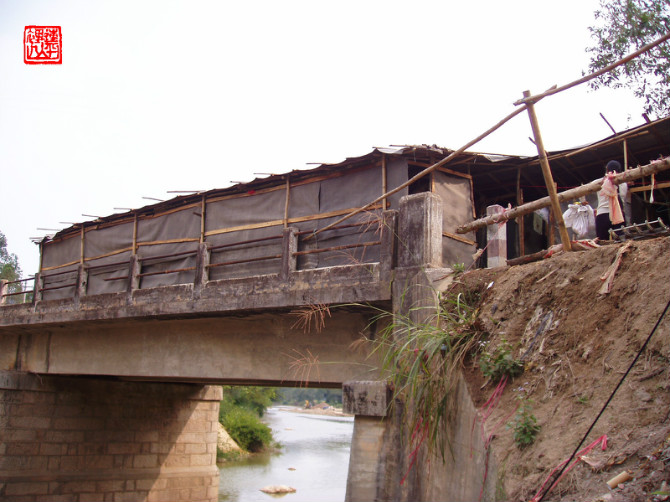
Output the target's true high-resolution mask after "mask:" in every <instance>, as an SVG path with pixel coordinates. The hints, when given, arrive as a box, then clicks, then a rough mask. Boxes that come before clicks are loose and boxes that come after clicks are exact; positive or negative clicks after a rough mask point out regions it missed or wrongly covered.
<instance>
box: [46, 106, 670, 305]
mask: <svg viewBox="0 0 670 502" xmlns="http://www.w3.org/2000/svg"><path fill="white" fill-rule="evenodd" d="M450 153H451V150H447V149H443V148H438V147H435V146H426V145H419V146H401V147H397V148H377V149H374V150H373V151H372V152H370V153H369V154H367V155H363V156H361V157H355V158H348V159H346V160H345V161H343V162H341V163H338V164H322V165H320V166H318V167H316V168H314V169H310V170H298V171H292V172H290V173H286V174H277V175H271V176H268V177H266V178H260V179H256V180H253V181H251V182H249V183H240V184H237V185H234V186H231V187H228V188H224V189H216V190H210V191H207V192H200V193H194V194H190V195H185V196H179V197H175V198H173V199H171V200H168V201H165V202H160V203H157V204H152V205H149V206H146V207H142V208H139V209H135V210H132V211H128V212H126V213H121V214H113V215H110V216H107V217H102V218H98V219H96V220H94V221H89V222H84V223H81V224H77V225H74V226H72V227H70V228H67V229H65V230H62V231H61V232H59V233H57V234H56V235H54V236H53V237H50V238H45V239H44V240H43V241H42V242H41V243H40V245H41V270H40V273H41V280H40V283H41V284H40V285H39V286H37V287H38V288H39V289H40V290H41V295H42V298H43V299H59V298H72V297H73V296H75V292H76V289H77V287H81V284H83V285H84V286H85V291H79V294H82V293H83V294H100V293H113V292H122V291H127V290H129V289H131V285H130V284H129V283H130V281H131V280H132V279H131V278H132V277H133V276H134V277H135V278H136V280H139V284H134V285H132V287H133V288H141V289H144V288H152V287H157V286H164V285H173V284H184V283H193V282H194V281H195V278H196V273H197V271H196V262H197V260H196V256H197V253H198V248H199V246H200V244H206V245H207V246H208V247H209V249H210V256H209V263H208V264H207V265H206V267H207V271H206V274H207V279H208V280H220V279H234V278H239V277H248V276H255V275H264V274H277V273H279V270H280V266H281V255H282V239H283V233H284V229H285V228H288V227H293V228H297V229H298V249H297V250H296V251H295V255H296V256H297V269H298V270H301V269H309V268H322V267H332V266H338V265H350V264H355V263H374V262H378V261H379V248H380V246H379V242H380V232H381V231H383V230H382V226H381V223H380V216H381V212H382V211H383V210H384V209H397V208H398V204H399V201H400V198H401V197H402V196H404V195H408V194H413V193H419V192H429V191H430V192H433V193H435V194H437V195H439V196H440V198H441V199H442V202H443V265H444V266H445V267H449V266H452V265H453V264H457V263H463V264H465V265H466V266H469V265H470V264H471V263H472V261H473V254H474V253H475V251H476V249H477V248H478V247H479V248H485V246H486V236H485V231H481V230H480V231H479V232H478V233H477V235H475V234H474V233H470V234H465V235H459V234H456V231H455V229H456V228H457V227H458V226H459V225H462V224H465V223H467V222H470V221H472V220H473V219H475V218H477V217H480V216H482V215H484V214H485V213H486V207H487V206H489V205H492V204H501V205H502V206H505V207H506V206H507V205H508V204H511V205H513V206H516V205H520V204H521V203H523V202H528V201H530V200H534V199H538V198H541V197H544V196H546V195H547V190H546V187H545V185H544V180H543V177H542V173H541V169H540V165H539V161H538V158H537V157H519V156H502V155H490V154H482V153H474V152H464V153H462V154H460V155H458V156H456V157H455V158H454V159H453V160H452V161H451V162H450V163H448V164H447V165H445V166H443V167H442V168H440V169H437V170H435V171H433V172H432V173H431V174H429V175H427V176H425V177H423V178H421V179H420V180H418V181H416V182H415V183H413V184H411V185H409V186H408V187H406V188H404V189H402V190H400V191H399V192H397V193H395V194H393V195H391V196H389V197H387V198H386V199H384V200H381V201H380V202H379V203H377V204H375V205H372V206H371V207H369V208H367V209H366V211H364V212H362V213H360V214H357V215H356V216H354V217H352V218H350V219H348V220H346V221H345V222H343V223H342V224H339V225H337V226H336V227H334V228H332V229H330V230H327V231H323V232H320V233H316V232H318V231H319V230H322V229H324V228H325V227H327V226H329V225H331V224H332V223H333V222H335V221H337V220H338V219H339V218H341V217H342V216H343V215H346V214H348V213H350V212H352V211H353V210H355V209H358V208H360V207H362V206H365V205H367V204H368V203H370V201H373V200H375V199H377V198H379V197H381V196H382V195H383V194H384V193H386V192H388V191H390V190H392V189H394V188H396V187H399V186H401V185H402V184H403V183H405V182H406V181H408V180H409V179H411V178H412V177H413V176H414V175H416V174H417V173H419V172H421V171H422V170H423V169H425V168H426V167H428V166H431V165H432V164H434V163H436V162H438V161H440V160H442V159H443V158H445V157H446V156H447V155H448V154H450ZM668 154H670V118H666V119H662V120H658V121H656V122H651V123H647V124H644V125H642V126H640V127H637V128H635V129H631V130H628V131H625V132H623V133H617V134H614V135H612V136H610V137H608V138H605V139H604V140H601V141H599V142H596V143H593V144H591V145H588V146H586V147H580V148H576V149H571V150H565V151H560V152H550V153H549V161H550V163H551V169H552V172H553V176H554V180H555V181H556V183H557V184H558V189H559V191H560V190H562V189H565V188H571V187H575V186H579V185H581V184H584V183H588V182H590V181H593V180H594V179H597V178H599V177H601V176H602V174H603V167H604V165H605V164H606V162H607V161H608V160H610V159H618V160H620V161H621V163H622V164H624V163H626V164H628V165H630V166H635V165H641V164H646V163H648V162H649V161H651V160H654V159H656V158H658V157H659V156H667V155H668ZM667 178H668V175H667V173H665V174H664V175H663V176H660V177H659V179H656V180H654V191H653V192H652V189H651V185H652V183H651V182H652V180H644V181H643V182H642V183H641V184H640V185H639V186H635V187H632V191H633V193H634V204H633V210H634V219H635V220H637V221H644V220H645V219H652V218H656V217H658V216H662V217H664V218H666V219H665V221H666V222H667V221H668V218H667V213H668V200H669V197H668V186H670V183H668V181H669V180H668V179H667ZM651 193H654V194H655V198H654V199H651V198H650V194H651ZM592 199H593V196H592V197H591V201H592ZM592 202H593V201H592ZM592 205H594V207H595V204H592ZM565 206H566V207H567V205H565ZM564 209H565V208H564ZM547 214H548V213H547ZM555 240H556V232H555V229H553V225H552V221H551V219H550V218H548V217H546V218H542V216H541V215H540V214H534V215H530V216H526V217H523V218H519V219H518V220H516V221H511V222H509V223H508V238H507V242H508V256H509V257H510V258H511V257H515V256H519V255H523V254H527V253H532V252H534V251H538V250H540V249H544V248H546V247H547V246H548V245H550V244H552V243H553V242H555ZM399 241H400V242H401V243H402V236H399ZM401 245H402V244H401ZM133 256H136V258H137V265H134V266H137V267H140V270H139V272H138V271H136V272H135V273H134V274H132V273H131V271H130V267H131V265H132V264H133V263H134V262H133V260H132V259H131V257H133ZM80 273H84V274H86V276H87V278H86V280H85V281H81V280H80V279H79V274H80ZM78 284H79V286H78Z"/></svg>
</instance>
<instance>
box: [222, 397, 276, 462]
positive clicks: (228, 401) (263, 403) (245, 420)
mask: <svg viewBox="0 0 670 502" xmlns="http://www.w3.org/2000/svg"><path fill="white" fill-rule="evenodd" d="M276 397H277V392H276V390H275V389H273V388H269V387H231V386H229V385H226V386H224V387H223V399H222V400H221V403H220V407H219V422H221V424H222V425H223V427H224V428H225V429H226V431H227V432H228V434H230V437H232V438H233V439H234V440H235V442H236V443H237V444H238V445H239V446H240V448H242V449H244V450H246V451H251V452H257V451H261V450H263V449H265V448H267V447H268V446H270V444H272V431H271V430H270V428H269V427H268V426H267V425H265V424H264V423H263V422H261V420H260V417H262V416H263V415H264V413H265V410H266V409H267V407H268V406H270V405H271V404H272V401H273V400H274V399H276Z"/></svg>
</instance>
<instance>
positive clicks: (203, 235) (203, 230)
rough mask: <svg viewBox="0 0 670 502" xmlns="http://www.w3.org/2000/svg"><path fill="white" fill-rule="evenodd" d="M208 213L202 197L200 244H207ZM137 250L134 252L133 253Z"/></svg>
mask: <svg viewBox="0 0 670 502" xmlns="http://www.w3.org/2000/svg"><path fill="white" fill-rule="evenodd" d="M206 211H207V200H206V199H205V196H204V195H203V196H202V203H201V205H200V244H202V243H203V242H205V215H206ZM134 252H135V250H133V253H134Z"/></svg>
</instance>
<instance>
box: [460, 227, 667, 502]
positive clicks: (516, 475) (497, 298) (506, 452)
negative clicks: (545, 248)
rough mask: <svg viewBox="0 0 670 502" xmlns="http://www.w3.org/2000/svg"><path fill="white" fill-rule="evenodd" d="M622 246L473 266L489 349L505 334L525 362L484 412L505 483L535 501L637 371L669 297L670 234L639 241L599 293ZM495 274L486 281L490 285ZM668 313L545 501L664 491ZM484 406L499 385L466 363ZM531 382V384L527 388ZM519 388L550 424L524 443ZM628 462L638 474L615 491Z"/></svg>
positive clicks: (648, 496) (647, 496)
mask: <svg viewBox="0 0 670 502" xmlns="http://www.w3.org/2000/svg"><path fill="white" fill-rule="evenodd" d="M623 245H624V244H616V245H609V246H603V247H600V248H598V249H594V250H589V251H582V252H573V253H564V254H560V255H555V256H553V257H552V258H549V259H545V260H542V261H540V262H535V263H531V264H527V265H520V266H515V267H506V268H500V269H494V270H478V271H473V272H470V273H467V274H465V275H464V276H463V277H462V279H461V281H462V282H464V283H467V284H471V285H479V287H481V288H482V290H483V291H484V300H483V303H482V306H481V310H480V314H479V325H480V328H482V329H483V330H485V331H487V332H488V333H489V340H490V343H489V347H488V349H487V350H491V349H492V348H495V347H496V345H498V344H500V343H502V340H503V339H506V340H507V341H508V342H509V344H510V346H511V347H512V352H513V355H514V357H516V358H523V361H524V365H525V371H524V373H523V374H522V375H521V376H518V377H516V378H515V379H514V380H513V381H511V382H510V383H509V384H508V385H507V386H506V388H505V390H504V392H503V395H502V398H501V400H500V402H499V404H498V405H497V406H495V408H494V409H493V411H492V414H491V416H490V417H488V418H487V420H486V431H487V434H491V433H493V434H494V439H493V440H492V448H493V450H492V451H493V452H494V454H495V457H496V461H497V464H498V466H499V471H498V478H499V481H500V488H501V490H500V492H499V493H502V488H503V487H504V491H505V497H506V498H507V499H508V500H530V499H532V497H533V496H534V495H535V494H536V492H537V491H538V489H539V488H540V486H541V485H542V483H543V482H544V480H545V478H546V477H547V476H548V475H549V474H550V472H551V471H552V470H553V469H554V468H555V467H557V466H558V465H559V464H560V463H561V462H563V461H564V460H566V459H567V458H568V457H569V456H570V454H571V453H572V452H573V450H574V449H575V448H576V447H577V445H578V444H579V441H580V440H581V439H582V436H583V435H584V434H585V432H586V431H587V430H588V428H589V427H590V425H591V423H592V422H593V420H594V419H595V418H596V416H597V415H598V413H599V411H600V410H601V408H602V406H603V405H604V403H605V402H606V401H607V399H608V397H609V396H610V394H611V392H612V391H613V390H614V388H615V387H616V386H617V384H618V382H619V380H620V379H621V377H622V376H623V374H624V373H625V372H626V370H627V369H628V367H629V365H630V364H631V362H632V361H633V359H634V357H635V355H636V354H637V352H638V351H639V350H640V348H641V347H642V345H643V343H644V341H645V340H646V339H647V337H648V335H649V334H650V332H651V331H652V329H653V327H654V325H655V323H656V322H657V321H658V319H659V317H660V315H661V313H662V312H663V310H664V309H665V307H666V305H667V303H668V300H669V299H670V238H668V237H662V238H656V239H652V240H646V241H635V242H631V243H630V244H629V246H628V247H627V249H626V251H625V253H624V254H623V255H622V257H621V263H620V266H619V268H618V270H617V272H616V274H615V276H614V280H613V282H612V289H611V292H610V293H608V294H599V293H598V291H599V290H600V288H601V286H602V284H603V281H602V280H601V276H602V275H603V274H604V273H605V272H606V271H607V270H608V268H609V267H610V265H611V264H612V263H613V262H614V261H615V259H616V256H617V253H618V251H619V250H620V249H621V247H622V246H623ZM491 283H493V284H492V285H491V286H490V287H489V288H488V289H485V288H486V286H487V285H489V284H491ZM669 361H670V314H668V315H666V317H665V318H664V319H663V321H662V322H661V324H660V325H659V328H658V330H657V331H656V333H655V334H654V336H653V338H652V339H651V341H650V343H649V344H648V346H647V347H646V349H645V350H644V351H643V352H642V354H641V357H640V359H639V361H638V362H637V364H636V365H635V366H634V367H633V369H632V371H631V372H630V374H629V375H628V376H627V377H626V379H625V380H624V382H623V384H622V385H621V387H620V388H619V390H618V392H617V394H616V395H615V397H614V398H613V399H612V401H611V402H610V404H609V406H608V407H607V409H606V411H605V412H604V414H603V415H602V417H601V418H600V419H599V421H598V422H597V424H596V426H595V428H594V429H593V432H592V433H591V434H590V435H589V437H588V438H587V440H586V441H585V442H584V445H583V446H587V445H588V444H590V443H592V442H593V441H595V440H597V439H598V438H599V437H601V436H603V435H606V436H607V449H606V450H605V451H602V450H601V449H600V448H595V449H594V450H593V451H592V452H591V453H590V454H589V455H588V456H587V460H588V461H589V462H590V464H592V465H589V463H587V462H584V461H580V462H578V464H577V465H575V467H574V468H573V469H572V470H571V471H570V472H569V474H567V475H566V476H565V477H564V478H563V479H562V480H561V481H560V483H559V484H558V485H557V487H556V488H555V489H554V490H553V491H552V492H551V493H550V495H548V496H547V497H546V498H545V500H612V501H617V500H633V501H634V500H640V501H642V500H663V499H662V498H660V497H659V495H653V494H652V492H654V491H657V490H661V489H662V488H663V487H664V486H665V485H663V484H662V483H663V481H665V482H667V483H669V484H670V459H669V458H667V457H668V455H670V440H669V435H670V418H669V413H670V370H669ZM467 375H468V379H469V386H470V389H471V392H472V394H473V397H474V398H475V401H476V404H477V405H478V406H484V404H485V403H486V401H487V400H488V398H489V396H490V395H491V394H492V392H493V390H494V384H493V383H490V382H489V383H486V382H485V380H484V379H483V377H482V375H481V371H479V370H478V368H475V367H470V368H468V371H467ZM520 389H523V390H520ZM519 394H525V395H527V397H528V398H529V399H530V400H531V401H532V413H533V415H534V416H535V417H536V418H537V421H538V424H539V425H540V426H541V430H540V432H539V434H538V436H537V440H536V441H535V443H534V444H532V445H531V446H528V447H526V448H524V449H519V448H517V447H516V445H515V443H514V440H513V432H512V430H511V429H509V428H508V427H506V425H505V424H507V423H509V422H511V421H512V420H513V418H514V410H515V408H516V406H517V403H518V399H517V396H518V395H519ZM624 470H628V471H630V473H632V475H633V477H634V479H633V480H632V481H629V482H628V483H625V484H624V485H623V486H619V487H618V488H616V489H614V490H610V489H609V488H608V486H607V484H606V481H607V480H609V479H611V478H612V477H614V476H615V475H616V474H619V473H620V472H622V471H624Z"/></svg>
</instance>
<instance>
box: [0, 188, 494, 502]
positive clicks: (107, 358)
mask: <svg viewBox="0 0 670 502" xmlns="http://www.w3.org/2000/svg"><path fill="white" fill-rule="evenodd" d="M441 204H442V203H441V200H440V198H439V196H436V195H435V194H432V193H420V194H416V195H409V196H406V197H404V198H403V199H402V200H401V202H400V205H399V210H398V211H385V212H383V213H382V224H381V226H380V229H381V233H380V237H379V239H380V240H379V243H378V246H379V257H380V258H379V261H378V262H375V263H363V264H351V265H340V266H336V267H328V268H321V269H312V270H297V269H296V230H295V229H292V228H287V229H285V230H284V235H283V244H282V255H281V270H280V272H279V273H276V274H269V275H263V276H254V277H247V278H235V279H223V280H215V281H209V280H207V275H206V274H205V273H204V271H205V270H206V268H207V264H208V260H209V251H208V248H207V246H205V245H202V244H201V245H200V248H199V250H198V254H197V260H196V262H197V263H196V273H195V280H194V282H193V283H190V284H177V285H171V286H162V287H156V288H151V289H137V288H134V287H132V286H131V287H129V288H128V290H127V291H125V292H116V293H108V294H98V295H87V294H86V287H85V281H86V274H85V273H84V271H83V270H80V271H79V274H78V285H77V287H76V288H75V294H74V296H73V297H72V298H67V299H54V300H40V299H39V298H38V299H36V301H34V302H33V303H32V304H25V305H6V306H2V307H0V370H1V371H2V372H1V373H0V426H1V430H0V455H1V456H0V500H12V501H41V500H49V501H52V502H54V501H60V500H63V501H64V500H68V501H69V500H82V501H84V500H86V501H95V500H100V501H114V502H116V501H130V500H148V501H161V500H169V501H179V500H188V501H208V502H209V501H215V500H217V496H218V483H219V479H218V470H217V468H216V436H217V434H216V430H217V429H216V427H217V420H218V409H219V401H220V399H221V391H220V388H219V387H217V384H250V385H251V384H253V385H282V386H291V385H312V386H319V387H339V386H342V385H344V387H345V393H344V396H345V408H346V409H347V410H348V411H350V412H352V413H354V414H355V425H354V437H353V443H352V449H351V460H350V466H349V479H348V482H347V500H350V501H357V500H428V499H430V500H440V499H445V500H446V499H448V500H474V499H476V498H478V497H479V493H480V489H481V487H482V479H483V469H484V453H483V447H482V445H480V444H478V443H477V437H473V438H472V441H474V443H471V444H468V446H467V451H466V452H463V454H462V455H459V454H458V452H455V455H454V456H453V457H452V458H451V459H448V461H447V464H444V465H443V464H442V463H441V461H435V460H433V462H432V463H431V471H432V473H433V475H432V476H431V478H430V479H428V478H427V477H426V476H424V474H423V473H424V466H423V462H426V461H428V459H427V458H426V457H425V456H424V457H421V458H420V459H419V461H418V463H417V465H416V466H415V468H414V469H413V471H412V475H410V477H409V478H408V482H407V483H405V484H404V485H402V486H401V485H400V479H401V478H402V477H403V476H404V474H405V472H406V471H407V469H408V467H409V466H408V465H407V462H408V455H407V452H404V451H403V444H404V443H403V442H402V441H401V435H402V433H403V427H402V413H401V411H400V410H401V406H402V404H401V403H399V406H397V407H396V408H394V412H393V413H392V414H391V413H390V411H389V410H390V408H389V406H388V405H389V404H390V399H391V395H390V391H389V390H388V388H387V385H386V383H385V382H384V375H383V374H382V373H381V371H380V369H379V361H377V360H375V359H374V358H370V357H369V356H370V354H369V353H367V352H365V351H363V352H359V351H356V350H353V349H352V347H351V345H352V343H353V342H355V341H357V340H359V339H360V338H361V337H365V338H367V339H372V338H374V337H375V335H376V333H375V330H376V327H375V325H374V323H371V319H372V316H373V313H372V311H371V309H370V308H369V305H374V306H375V307H380V308H383V309H387V310H388V311H389V312H404V313H408V312H409V311H410V310H409V309H410V308H411V307H413V306H417V305H423V306H426V305H435V301H436V291H437V290H438V289H439V282H440V280H443V279H444V277H445V276H446V275H447V274H448V270H445V269H444V268H443V261H442V252H443V241H442V237H443V225H442V214H443V211H442V207H441ZM130 270H131V272H130V274H131V276H132V274H137V273H138V272H137V268H136V267H133V259H131V267H130ZM129 284H130V285H133V284H135V285H136V284H138V281H135V280H133V278H132V277H131V280H130V281H129ZM326 309H327V310H326ZM310 312H311V315H308V314H309V313H310ZM320 315H323V316H324V317H323V325H320V321H321V319H320V317H319V316H320ZM461 387H462V388H461V401H462V405H461V408H462V409H461V411H460V412H459V414H458V417H459V418H458V419H457V420H456V423H455V424H453V428H454V430H453V434H462V435H463V437H470V434H469V432H468V431H469V430H470V427H471V426H472V423H473V422H472V420H473V419H474V416H475V414H474V413H475V410H474V409H473V407H472V405H471V404H470V401H469V398H468V396H467V391H466V390H465V388H464V386H461ZM474 436H477V435H474ZM491 472H492V468H490V470H489V476H488V479H489V480H495V475H493V474H491ZM489 485H490V482H489ZM485 488H486V489H485V494H486V493H490V491H491V490H492V488H491V487H490V486H488V485H487V487H485ZM487 490H488V491H487Z"/></svg>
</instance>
